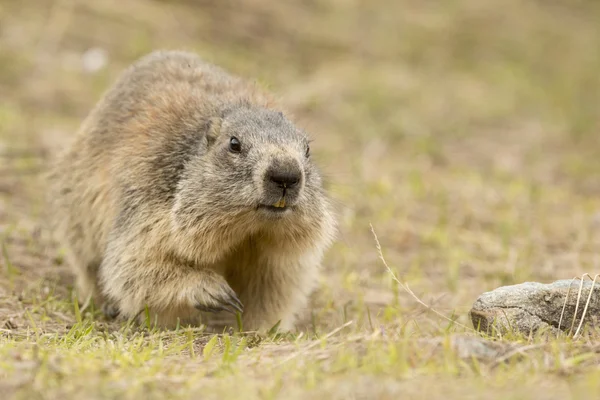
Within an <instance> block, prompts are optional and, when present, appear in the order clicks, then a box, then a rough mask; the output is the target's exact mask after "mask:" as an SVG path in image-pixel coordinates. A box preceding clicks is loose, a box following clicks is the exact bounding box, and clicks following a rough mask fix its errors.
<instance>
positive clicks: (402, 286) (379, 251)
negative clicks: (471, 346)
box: [369, 224, 475, 332]
mask: <svg viewBox="0 0 600 400" xmlns="http://www.w3.org/2000/svg"><path fill="white" fill-rule="evenodd" d="M369 225H370V226H371V232H372V233H373V237H374V238H375V244H376V246H377V251H378V253H379V258H380V259H381V261H382V262H383V265H385V268H386V269H387V271H388V273H389V274H390V275H391V277H392V279H393V280H394V281H396V282H397V283H398V285H400V287H401V288H402V289H404V291H406V292H407V293H408V294H409V295H410V296H411V297H412V298H413V299H414V300H415V301H416V302H417V303H419V304H420V305H422V306H423V307H425V308H426V309H427V310H429V311H431V312H433V313H434V314H435V315H437V316H438V317H441V318H443V319H445V320H447V321H449V322H451V323H453V324H456V325H458V326H460V327H462V328H465V329H467V330H470V331H473V332H474V331H475V330H474V329H473V328H469V327H468V326H466V325H463V324H461V323H460V322H456V321H455V320H453V319H451V318H449V317H447V316H445V315H444V314H442V313H441V312H439V311H437V310H435V309H433V308H432V307H431V306H429V305H428V304H426V303H425V302H424V301H422V300H421V299H419V297H418V296H417V295H416V294H414V292H413V291H412V290H411V289H410V288H409V287H408V284H406V283H402V282H400V280H399V279H398V278H397V277H396V274H394V272H393V271H392V269H391V268H390V267H389V265H388V264H387V262H386V261H385V258H384V257H383V252H382V250H381V244H380V243H379V239H378V238H377V234H376V233H375V229H374V228H373V225H372V224H369Z"/></svg>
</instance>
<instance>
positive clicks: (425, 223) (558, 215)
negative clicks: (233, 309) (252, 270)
mask: <svg viewBox="0 0 600 400" xmlns="http://www.w3.org/2000/svg"><path fill="white" fill-rule="evenodd" d="M599 21H600V2H598V1H595V0H587V1H586V0H529V1H523V0H505V1H491V0H448V1H423V0H376V1H361V0H346V1H344V0H306V1H286V2H272V1H267V0H242V1H231V0H220V1H216V0H212V1H211V0H197V1H193V0H182V1H158V0H156V1H142V0H127V1H123V0H119V1H117V0H101V1H83V0H56V1H51V0H19V1H17V0H15V1H8V0H1V1H0V196H1V204H0V223H1V226H2V230H3V232H4V238H5V242H6V245H7V249H8V252H9V253H10V254H11V257H12V258H11V260H12V263H13V264H14V265H15V266H16V267H18V268H19V270H20V271H23V274H22V277H24V278H26V279H23V281H22V283H21V285H22V286H23V287H24V288H27V287H29V286H28V285H33V282H36V279H34V278H40V279H43V280H52V279H54V278H55V277H56V276H57V272H56V271H61V269H60V268H57V267H56V265H54V264H57V263H59V261H60V260H57V258H60V257H59V256H57V255H56V253H57V250H56V249H54V248H53V247H52V246H45V245H42V244H41V243H42V241H41V240H37V238H39V237H40V236H39V235H40V232H41V231H40V226H39V215H40V213H41V212H43V206H42V205H41V203H40V198H41V194H42V193H41V191H42V189H40V188H41V186H39V183H38V182H37V177H38V175H39V172H40V171H43V170H44V161H45V159H46V158H47V157H48V155H50V154H51V153H52V152H54V151H56V149H59V148H61V146H63V145H64V143H66V140H67V139H68V138H69V136H70V135H72V134H73V133H74V132H75V130H76V129H77V128H78V126H79V124H80V123H81V121H82V120H83V118H85V116H86V114H87V113H88V112H89V110H90V109H91V107H93V105H94V104H95V103H96V102H97V101H98V100H99V98H100V96H101V94H102V93H103V92H104V91H105V90H106V89H107V88H108V86H109V85H110V84H111V83H112V82H113V81H114V79H115V78H116V77H117V75H118V74H119V73H120V72H121V71H122V70H123V68H125V67H126V66H127V65H128V64H130V63H131V62H133V61H134V60H136V59H137V58H139V57H140V56H142V55H144V54H146V53H148V52H150V51H152V50H155V49H159V48H171V49H184V50H191V51H195V52H197V53H198V54H199V55H201V56H202V57H203V58H205V59H206V60H208V61H211V62H214V63H217V64H219V65H221V66H222V67H224V68H226V69H228V70H230V71H231V72H233V73H235V74H238V75H241V76H243V77H246V78H248V79H252V80H254V79H256V80H257V81H258V82H260V84H262V85H264V86H265V87H267V88H268V89H270V90H272V91H273V92H275V93H276V94H277V95H278V96H280V97H281V98H282V99H283V100H284V102H285V103H286V104H287V105H288V106H289V108H290V109H291V110H293V112H294V114H295V117H296V119H297V120H298V123H299V124H300V125H301V126H303V127H304V128H305V129H307V130H308V131H309V132H310V134H311V136H312V138H313V139H314V145H313V154H314V156H315V159H316V160H317V162H318V163H319V164H320V165H321V167H322V170H323V171H324V173H325V175H326V177H327V187H328V189H329V190H330V192H331V195H332V197H333V198H334V199H335V202H336V207H337V209H338V213H339V219H340V234H339V240H338V242H337V243H336V244H335V246H334V248H333V249H332V250H331V251H330V252H329V253H328V255H327V258H326V262H325V267H324V272H325V274H324V276H323V280H322V286H321V290H320V291H319V292H318V293H317V294H316V295H315V299H314V301H315V308H314V311H313V315H312V323H313V325H314V324H315V321H316V323H317V324H318V325H319V324H320V325H319V326H320V327H322V329H328V327H329V326H338V325H339V323H340V322H341V321H342V320H344V319H348V318H352V319H355V320H357V321H359V323H365V324H366V322H365V321H366V316H365V315H366V310H367V309H369V310H371V312H372V317H373V318H378V319H380V320H381V321H382V322H388V323H391V324H398V325H402V324H403V323H404V322H405V321H408V320H409V319H414V318H415V317H416V315H417V314H418V313H419V312H421V311H420V310H419V309H418V308H417V307H415V304H414V302H413V301H412V300H410V298H409V297H408V296H407V295H406V294H405V293H402V292H399V291H398V289H397V287H396V286H395V285H393V284H392V281H391V279H390V276H389V275H388V274H387V272H386V270H385V268H384V266H383V264H382V263H381V262H380V260H379V259H378V254H377V250H376V247H375V243H374V240H373V236H372V233H371V228H370V226H369V224H370V223H371V224H372V225H373V227H374V229H375V231H376V232H377V234H378V236H379V239H380V241H381V245H382V249H383V254H384V256H385V257H386V260H387V262H388V264H389V265H390V267H391V268H392V269H393V270H394V271H395V272H396V273H397V274H398V276H399V277H400V278H401V279H402V280H403V281H406V282H408V283H409V284H410V286H411V287H412V288H413V290H415V292H416V293H417V294H418V295H419V296H420V297H422V298H423V299H424V300H425V301H426V302H428V303H431V304H433V306H434V307H435V308H436V309H438V310H440V311H442V312H444V313H447V314H450V313H452V312H453V311H454V312H455V313H456V314H457V315H459V317H460V318H461V319H462V320H463V322H465V321H466V316H465V313H466V312H467V311H468V309H469V308H470V305H471V304H472V302H473V301H474V300H475V298H476V297H477V296H478V295H479V294H480V293H481V292H483V291H487V290H491V289H493V288H495V287H497V286H499V285H506V284H512V283H518V282H522V281H525V280H538V281H544V282H546V281H552V280H554V279H558V278H571V277H572V276H573V275H575V274H581V273H583V272H590V273H591V272H596V273H597V272H600V269H599V267H598V263H597V261H596V257H597V254H599V250H600V227H599V223H600V214H598V212H599V211H600V179H599V174H598V171H600V157H598V154H599V150H600V142H599V140H600V136H599V133H600V132H599V129H600V118H599V117H600V72H599V71H600V23H599ZM42 247H43V248H42ZM390 306H392V307H390ZM429 318H430V317H425V316H422V317H421V321H422V322H421V323H420V329H424V328H425V327H426V326H427V324H428V322H427V321H429ZM436 324H438V325H439V320H437V322H436ZM431 325H432V326H434V324H431Z"/></svg>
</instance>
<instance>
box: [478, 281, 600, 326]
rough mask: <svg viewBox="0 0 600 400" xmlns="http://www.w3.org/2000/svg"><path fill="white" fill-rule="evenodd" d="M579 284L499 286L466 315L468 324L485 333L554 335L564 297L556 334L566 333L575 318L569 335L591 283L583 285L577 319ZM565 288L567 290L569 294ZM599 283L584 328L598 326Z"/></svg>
mask: <svg viewBox="0 0 600 400" xmlns="http://www.w3.org/2000/svg"><path fill="white" fill-rule="evenodd" d="M580 284H581V281H578V280H575V281H573V280H560V281H556V282H553V283H550V284H543V283H538V282H525V283H521V284H518V285H512V286H503V287H500V288H498V289H495V290H493V291H491V292H486V293H483V294H482V295H481V296H479V298H478V299H477V300H476V301H475V304H473V308H472V309H471V311H470V317H471V321H472V323H473V326H474V327H475V328H476V329H479V330H481V331H485V332H487V333H490V334H491V333H494V331H496V332H498V333H506V332H520V333H523V334H529V333H535V332H538V331H539V330H540V329H544V330H547V331H549V332H551V333H554V334H556V333H558V332H559V330H558V327H559V321H560V317H561V312H562V310H563V306H564V303H565V297H566V295H567V293H568V294H569V298H568V299H567V305H566V308H565V311H564V315H563V319H562V322H560V330H561V331H564V332H569V331H570V330H571V326H572V324H573V319H574V318H575V324H574V327H573V330H572V333H574V332H575V330H576V329H577V327H578V325H579V323H580V321H581V316H582V314H583V310H584V308H585V304H586V301H587V298H588V295H589V293H590V290H591V289H592V281H589V280H588V281H584V285H583V290H582V292H581V298H580V300H579V308H578V309H577V316H575V307H576V305H577V296H578V292H579V287H580ZM569 286H570V287H571V290H570V292H569ZM599 319H600V282H596V284H595V286H594V290H593V292H592V297H591V300H590V304H589V306H588V310H587V312H586V315H585V319H584V325H591V326H599V324H598V321H599Z"/></svg>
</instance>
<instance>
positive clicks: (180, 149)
mask: <svg viewBox="0 0 600 400" xmlns="http://www.w3.org/2000/svg"><path fill="white" fill-rule="evenodd" d="M274 107H275V103H274V102H273V101H272V100H271V98H270V97H269V96H268V95H267V94H265V93H262V92H261V91H260V90H258V88H256V87H255V86H254V85H252V84H249V83H247V82H246V81H244V80H242V79H240V78H238V77H234V76H232V75H230V74H228V73H226V72H225V71H224V70H222V69H220V68H218V67H216V66H213V65H210V64H208V63H205V62H203V61H202V60H201V59H200V58H198V57H197V56H195V55H192V54H189V53H184V52H156V53H152V54H151V55H149V56H146V57H144V58H142V59H141V60H139V61H138V62H137V63H135V64H133V65H132V66H131V67H129V68H128V69H127V70H126V71H125V72H124V73H123V74H122V75H121V77H120V78H119V79H118V80H117V82H116V83H115V85H114V86H113V87H112V88H111V89H110V90H109V91H108V92H107V93H106V94H105V95H104V97H103V98H102V100H101V101H100V102H99V103H98V105H97V106H96V107H95V108H94V110H93V111H92V112H91V113H90V115H89V116H88V118H86V120H85V121H84V123H83V124H82V127H81V128H80V130H79V132H78V133H77V135H76V137H75V140H74V143H73V145H72V146H71V147H70V148H69V149H68V150H67V152H66V153H65V154H63V155H62V156H61V157H60V158H59V160H58V161H57V163H56V165H55V167H54V168H53V169H52V171H51V173H50V176H49V178H50V181H51V189H50V191H49V196H50V199H49V200H50V201H49V204H50V207H51V209H52V214H51V219H52V221H53V224H52V226H53V230H54V233H55V235H56V237H57V239H58V241H59V242H60V243H61V244H62V245H63V246H64V247H65V248H67V249H68V258H69V262H70V263H71V264H72V265H73V266H74V268H75V270H76V272H77V273H78V277H79V281H80V282H79V287H80V291H82V292H84V294H86V293H87V294H89V293H91V292H94V294H95V295H96V296H97V297H106V299H108V300H107V301H108V302H112V303H114V304H115V306H116V307H117V308H118V310H119V312H121V313H122V314H125V315H129V316H131V315H132V314H135V312H137V311H139V308H140V307H143V304H146V305H148V304H150V306H151V307H150V308H151V309H152V310H154V311H155V312H157V313H159V314H162V315H163V317H164V318H163V319H164V320H170V319H169V318H171V317H174V316H176V315H177V316H178V317H185V318H188V317H190V315H191V314H193V308H194V307H195V308H197V309H201V310H203V311H210V312H216V311H219V310H221V309H224V308H223V307H225V306H224V305H223V303H222V302H226V303H227V304H229V305H230V306H231V307H234V309H240V303H239V299H237V297H236V292H237V293H238V294H239V296H240V298H241V299H242V300H243V302H244V303H245V304H246V306H248V304H253V301H252V300H251V299H250V298H249V297H252V298H254V297H264V296H265V294H259V293H258V292H256V291H257V290H258V288H259V287H261V285H264V284H265V282H270V283H269V285H275V286H278V285H284V286H286V285H287V286H290V287H289V288H288V289H289V290H288V291H287V292H286V291H284V292H281V291H280V290H279V289H277V293H278V294H277V296H279V298H277V299H271V300H268V301H267V300H265V299H262V300H260V302H259V303H257V304H256V305H255V306H251V307H250V309H248V307H247V308H246V311H245V313H244V315H245V317H244V318H246V319H248V321H250V323H251V325H256V326H260V325H262V323H259V322H257V321H259V320H262V319H265V320H268V321H271V320H272V317H271V316H269V317H266V316H265V315H271V314H272V312H271V311H269V310H261V308H264V307H265V304H270V303H272V302H275V303H277V304H279V303H281V304H280V305H278V306H276V307H275V303H274V304H273V305H272V306H269V307H268V308H269V309H271V308H273V309H278V310H279V311H277V312H276V313H275V314H278V313H280V312H283V309H286V310H287V308H286V307H287V306H285V307H284V305H286V304H288V303H290V302H293V303H297V302H298V301H299V300H298V298H302V299H305V297H306V294H303V295H301V296H300V295H299V294H294V293H295V291H294V289H293V287H292V286H294V285H300V286H301V288H298V289H297V290H300V292H298V293H305V292H307V291H310V287H311V285H312V283H311V282H312V279H313V278H314V276H313V275H314V273H311V272H310V271H313V270H315V268H316V266H317V265H318V263H319V260H320V258H321V254H322V252H323V250H324V249H325V248H326V247H327V245H328V244H329V242H330V241H331V236H332V232H333V226H334V224H333V219H332V216H331V212H330V210H329V203H328V201H327V197H326V195H325V193H324V191H323V189H322V187H321V180H320V176H319V173H318V171H317V169H316V167H315V166H314V165H313V163H312V162H311V160H310V157H309V155H310V153H309V150H308V139H307V137H306V134H305V133H304V132H303V131H302V130H300V129H299V128H297V127H296V126H295V125H294V124H293V123H292V122H291V121H290V120H288V119H287V118H286V117H285V116H284V115H283V113H282V112H281V111H279V109H275V108H274ZM257 249H260V251H257ZM232 257H233V258H232ZM234 260H235V262H234ZM284 261H285V262H284ZM282 262H284V263H285V264H286V266H285V267H279V266H278V267H277V269H278V270H280V269H281V268H285V269H287V271H288V272H285V273H282V272H281V271H279V272H277V274H278V275H277V278H276V279H275V278H272V279H275V281H273V280H272V279H271V278H268V277H265V276H262V277H261V275H268V274H270V273H271V272H267V270H264V271H263V269H264V268H267V269H268V270H270V269H271V268H273V266H269V265H270V264H277V265H278V264H280V263H282ZM307 263H308V264H311V265H310V266H307V265H305V264H307ZM240 264H246V265H245V266H243V268H242V269H239V268H241V267H242V266H241V265H240ZM313 264H314V265H313ZM82 271H83V272H82ZM184 271H185V272H184ZM302 271H304V272H302ZM189 274H192V275H193V277H191V276H187V275H189ZM207 274H208V275H207ZM247 274H251V276H246V275H247ZM256 274H258V277H255V276H254V275H256ZM286 274H289V275H290V277H289V278H286V276H287V275H286ZM298 274H306V275H308V277H307V278H306V279H305V278H302V279H301V278H299V277H298V276H297V275H298ZM259 278H260V282H262V283H260V284H259V283H256V284H252V285H251V287H247V284H248V282H250V281H252V280H253V279H259ZM265 279H266V280H265ZM182 280H183V281H182ZM280 281H281V282H280ZM288 281H289V282H288ZM211 282H212V283H211ZM276 282H280V283H276ZM192 284H193V287H189V288H188V289H185V288H186V287H187V286H189V285H192ZM230 286H231V287H230ZM89 287H93V288H95V290H90V289H89ZM82 288H83V289H82ZM86 288H87V289H86ZM231 288H233V290H232V289H231ZM263 289H264V290H266V291H267V292H269V293H270V292H271V288H263ZM198 290H200V292H198ZM286 290H287V289H286ZM286 293H287V294H286ZM290 296H291V297H290ZM298 296H300V297H298ZM294 299H295V300H294ZM232 304H233V305H232ZM190 307H191V309H190ZM228 307H229V306H228ZM282 307H283V308H282ZM287 311H289V310H287ZM287 311H286V312H287ZM261 318H262V319H261Z"/></svg>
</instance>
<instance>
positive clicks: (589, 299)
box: [573, 274, 600, 338]
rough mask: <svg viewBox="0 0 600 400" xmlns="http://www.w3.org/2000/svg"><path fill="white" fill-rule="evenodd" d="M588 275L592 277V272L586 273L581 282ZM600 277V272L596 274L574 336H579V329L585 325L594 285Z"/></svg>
mask: <svg viewBox="0 0 600 400" xmlns="http://www.w3.org/2000/svg"><path fill="white" fill-rule="evenodd" d="M586 276H587V277H588V278H590V279H592V277H591V276H590V274H584V275H583V276H582V279H581V282H583V278H584V277H586ZM598 277H600V274H596V276H594V279H592V287H591V288H590V293H589V295H588V298H587V301H586V302H585V308H584V309H583V313H582V314H581V320H580V321H579V326H578V327H577V330H576V331H575V335H573V338H576V337H577V336H579V331H580V330H581V327H582V326H583V321H584V319H585V315H586V314H587V310H588V306H589V305H590V301H591V300H592V293H594V287H595V285H596V280H597V279H598ZM576 315H577V314H576ZM573 320H575V316H574V317H573Z"/></svg>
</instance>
